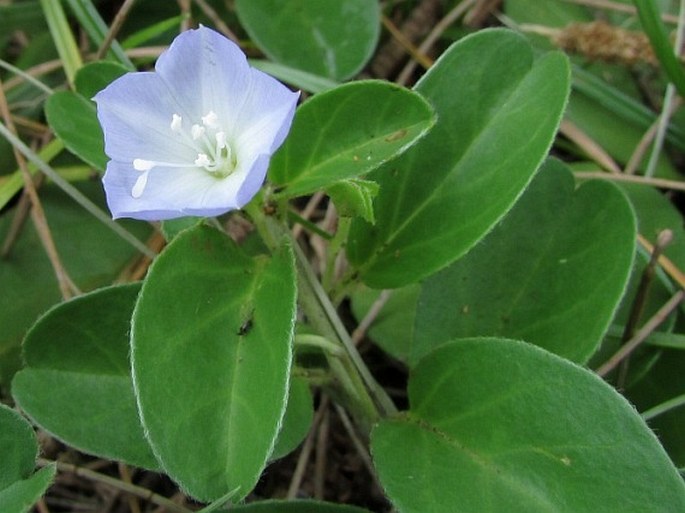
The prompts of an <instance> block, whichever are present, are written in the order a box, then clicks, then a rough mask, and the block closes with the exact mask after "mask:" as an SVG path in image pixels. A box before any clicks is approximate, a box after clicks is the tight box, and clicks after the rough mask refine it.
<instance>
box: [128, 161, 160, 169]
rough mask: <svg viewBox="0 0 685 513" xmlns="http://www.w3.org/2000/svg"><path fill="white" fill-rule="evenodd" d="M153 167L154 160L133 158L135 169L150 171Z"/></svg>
mask: <svg viewBox="0 0 685 513" xmlns="http://www.w3.org/2000/svg"><path fill="white" fill-rule="evenodd" d="M153 167H155V163H154V162H153V161H152V160H144V159H133V169H135V170H136V171H149V170H150V169H152V168H153Z"/></svg>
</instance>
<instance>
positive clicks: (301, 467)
mask: <svg viewBox="0 0 685 513" xmlns="http://www.w3.org/2000/svg"><path fill="white" fill-rule="evenodd" d="M329 402H330V399H329V398H328V395H326V394H322V395H321V401H320V402H319V408H318V409H317V410H316V414H315V415H314V419H313V420H312V426H311V428H310V429H309V434H308V435H307V438H306V439H305V441H304V443H303V444H302V449H300V455H299V457H298V458H297V464H296V465H295V470H294V472H293V476H292V478H291V479H290V485H289V486H288V492H287V494H286V499H289V500H290V499H294V498H295V497H297V492H298V490H299V489H300V486H301V485H302V480H303V479H304V473H305V471H306V469H307V463H308V462H309V457H310V456H311V453H312V449H313V447H314V439H315V438H316V432H317V430H318V428H319V424H320V423H321V419H322V418H323V416H324V413H325V412H326V411H327V410H328V405H329Z"/></svg>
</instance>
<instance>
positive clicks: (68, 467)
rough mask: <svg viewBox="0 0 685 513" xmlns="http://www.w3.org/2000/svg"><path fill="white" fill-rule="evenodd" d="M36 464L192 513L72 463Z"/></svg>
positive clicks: (175, 510) (40, 461)
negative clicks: (51, 466)
mask: <svg viewBox="0 0 685 513" xmlns="http://www.w3.org/2000/svg"><path fill="white" fill-rule="evenodd" d="M37 463H38V466H41V467H45V466H47V465H52V464H53V463H54V464H55V465H56V466H57V470H59V471H60V472H62V473H65V474H73V475H75V476H79V477H83V478H86V479H89V480H91V481H94V482H96V483H100V484H103V485H105V486H109V487H110V488H113V489H115V490H120V491H123V492H126V493H130V494H131V495H135V496H136V497H140V498H141V499H143V500H146V501H149V502H152V503H153V504H156V505H158V506H162V507H164V508H166V509H167V510H168V511H171V512H173V513H192V511H191V510H189V509H187V508H184V507H183V506H180V505H179V504H176V503H175V502H173V501H171V500H169V499H167V498H166V497H163V496H161V495H158V494H156V493H154V492H153V491H151V490H148V489H147V488H142V487H140V486H137V485H134V484H130V483H125V482H123V481H121V480H119V479H116V478H114V477H111V476H108V475H105V474H101V473H99V472H95V471H94V470H91V469H88V468H85V467H79V466H77V465H74V464H73V463H65V462H63V461H49V460H45V459H43V458H38V462H37Z"/></svg>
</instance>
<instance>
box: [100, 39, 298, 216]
mask: <svg viewBox="0 0 685 513" xmlns="http://www.w3.org/2000/svg"><path fill="white" fill-rule="evenodd" d="M155 70H156V71H155V72H138V73H128V74H126V75H124V76H122V77H121V78H119V79H117V80H115V81H114V82H112V83H111V84H110V85H109V86H108V87H106V88H105V89H104V90H102V91H101V92H99V93H98V94H97V95H96V96H95V98H94V100H95V102H96V103H97V115H98V118H99V120H100V124H101V125H102V128H103V130H104V133H105V153H106V154H107V156H108V157H109V158H110V159H111V160H110V161H109V163H108V164H107V171H106V173H105V176H104V178H103V183H104V186H105V192H106V194H107V204H108V206H109V208H110V210H111V212H112V215H113V217H114V218H119V217H133V218H136V219H145V220H161V219H172V218H175V217H182V216H215V215H219V214H223V213H224V212H227V211H229V210H233V209H238V208H241V207H243V206H244V205H245V204H246V203H248V202H249V201H250V200H251V199H252V197H253V196H254V195H255V194H256V193H257V191H258V190H259V188H260V187H261V186H262V183H263V182H264V178H265V175H266V170H267V167H268V165H269V159H270V157H271V155H272V154H273V152H274V151H276V149H277V148H278V147H279V146H280V145H281V144H282V143H283V140H284V139H285V136H286V135H287V133H288V130H289V129H290V124H291V122H292V119H293V115H294V113H295V106H296V104H297V100H298V97H299V93H293V92H292V91H290V90H289V89H288V88H286V87H285V86H284V85H282V84H281V83H279V82H278V81H276V80H275V79H273V78H272V77H270V76H269V75H266V74H265V73H262V72H261V71H258V70H256V69H254V68H251V67H250V66H249V65H248V63H247V60H246V58H245V55H244V54H243V52H242V51H241V50H240V48H238V46H236V45H235V44H234V43H232V42H231V41H229V40H228V39H226V38H225V37H223V36H222V35H220V34H218V33H217V32H214V31H213V30H210V29H208V28H206V27H200V28H199V29H197V30H189V31H187V32H184V33H182V34H181V35H179V36H178V37H177V38H176V39H175V40H174V41H173V42H172V43H171V46H170V47H169V49H168V50H167V51H166V52H164V53H163V54H162V55H161V56H160V57H159V59H158V61H157V64H156V66H155Z"/></svg>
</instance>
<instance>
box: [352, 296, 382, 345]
mask: <svg viewBox="0 0 685 513" xmlns="http://www.w3.org/2000/svg"><path fill="white" fill-rule="evenodd" d="M391 295H392V291H391V290H384V291H382V292H381V293H380V294H379V295H378V297H377V298H376V300H375V301H374V302H373V304H372V305H371V308H369V311H368V312H367V313H366V315H365V316H364V318H363V319H362V320H361V322H360V323H359V325H358V326H357V327H356V328H355V330H354V331H353V332H352V335H350V337H351V338H352V342H353V343H354V344H355V345H357V344H359V342H361V340H362V339H363V338H364V335H366V332H367V331H368V329H369V328H370V327H371V325H372V324H373V322H374V321H375V320H376V318H377V317H378V314H380V313H381V310H383V307H384V306H385V304H386V303H387V302H388V299H390V296H391Z"/></svg>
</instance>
